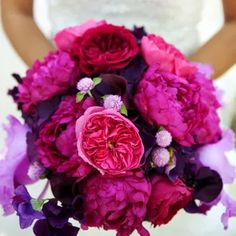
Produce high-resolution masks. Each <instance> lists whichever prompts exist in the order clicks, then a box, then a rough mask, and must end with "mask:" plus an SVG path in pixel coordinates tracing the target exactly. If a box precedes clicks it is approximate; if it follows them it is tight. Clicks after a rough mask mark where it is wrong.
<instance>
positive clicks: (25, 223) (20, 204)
mask: <svg viewBox="0 0 236 236" xmlns="http://www.w3.org/2000/svg"><path fill="white" fill-rule="evenodd" d="M31 200H32V197H31V196H30V195H29V193H28V191H27V189H26V188H25V186H23V185H21V186H19V187H17V188H16V190H15V197H14V198H13V203H12V205H13V207H14V209H15V211H16V212H17V215H18V216H19V219H20V227H21V229H25V228H28V227H29V226H31V225H32V223H33V221H34V220H35V219H44V218H45V217H44V215H43V213H42V212H40V211H37V210H35V209H34V208H33V206H32V203H31Z"/></svg>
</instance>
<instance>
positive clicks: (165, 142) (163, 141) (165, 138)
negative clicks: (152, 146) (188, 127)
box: [156, 130, 172, 147]
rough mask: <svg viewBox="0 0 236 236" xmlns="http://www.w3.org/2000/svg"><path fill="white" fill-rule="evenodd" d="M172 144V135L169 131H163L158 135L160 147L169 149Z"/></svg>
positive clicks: (157, 140) (157, 139) (157, 141)
mask: <svg viewBox="0 0 236 236" xmlns="http://www.w3.org/2000/svg"><path fill="white" fill-rule="evenodd" d="M171 142H172V135H171V133H170V132H169V131H167V130H162V131H159V132H157V134H156V143H157V145H159V146H160V147H168V146H169V145H170V144H171Z"/></svg>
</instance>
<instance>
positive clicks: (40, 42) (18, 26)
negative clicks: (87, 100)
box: [1, 0, 236, 78]
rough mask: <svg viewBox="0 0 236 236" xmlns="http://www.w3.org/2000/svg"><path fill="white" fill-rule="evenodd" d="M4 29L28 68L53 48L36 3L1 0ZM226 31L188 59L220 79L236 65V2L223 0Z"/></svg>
mask: <svg viewBox="0 0 236 236" xmlns="http://www.w3.org/2000/svg"><path fill="white" fill-rule="evenodd" d="M1 3H2V22H3V27H4V29H5V31H6V34H7V35H8V38H9V39H10V41H11V43H12V45H13V47H14V48H15V50H16V51H17V53H18V54H19V55H20V57H21V58H22V59H23V60H24V62H25V63H26V64H27V65H28V66H32V64H33V62H34V60H35V59H36V58H37V59H42V58H43V57H44V56H45V55H46V54H47V53H48V51H51V50H54V48H53V45H52V44H51V43H50V42H49V40H48V39H46V38H45V36H44V35H43V33H42V32H41V31H40V30H39V28H38V27H37V25H36V23H35V21H34V19H33V10H32V8H33V0H1ZM223 4H224V13H225V24H224V26H223V28H222V29H221V30H220V31H219V32H218V33H217V34H216V35H215V36H214V37H213V38H212V39H210V40H209V41H208V42H207V43H206V44H205V45H203V47H202V48H200V49H199V51H197V52H196V53H195V54H194V55H192V56H191V57H190V58H189V59H190V60H193V61H199V62H202V63H208V64H211V65H212V66H213V67H214V69H215V74H214V77H215V78H217V77H219V76H220V75H221V74H223V73H224V72H225V71H227V69H229V68H230V67H231V66H233V65H234V64H235V63H236V1H235V0H223Z"/></svg>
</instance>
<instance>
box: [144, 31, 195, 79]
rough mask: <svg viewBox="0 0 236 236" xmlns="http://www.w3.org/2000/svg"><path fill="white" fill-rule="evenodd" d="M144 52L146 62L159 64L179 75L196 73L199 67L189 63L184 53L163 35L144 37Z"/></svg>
mask: <svg viewBox="0 0 236 236" xmlns="http://www.w3.org/2000/svg"><path fill="white" fill-rule="evenodd" d="M141 48H142V54H143V57H144V59H145V61H146V63H147V64H148V65H149V66H151V65H153V64H157V65H158V67H159V70H161V71H164V72H171V73H174V74H176V75H179V76H184V75H186V74H189V73H195V72H196V71H197V68H196V66H195V65H193V64H191V63H189V62H188V61H187V59H186V58H185V57H184V55H183V54H182V53H181V52H180V51H179V50H178V49H177V48H175V47H174V46H173V45H171V44H169V43H167V42H166V41H165V40H164V39H163V38H162V37H160V36H156V35H154V34H149V35H148V36H144V37H143V38H142V43H141Z"/></svg>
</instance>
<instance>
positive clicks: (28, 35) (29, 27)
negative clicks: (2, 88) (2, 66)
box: [1, 0, 53, 66]
mask: <svg viewBox="0 0 236 236" xmlns="http://www.w3.org/2000/svg"><path fill="white" fill-rule="evenodd" d="M1 8H2V22H3V26H4V29H5V31H6V33H7V35H8V38H9V39H10V41H11V43H12V45H13V47H14V48H15V49H16V51H17V53H18V54H19V55H20V57H21V58H22V59H23V60H24V62H25V63H26V64H27V65H28V66H31V65H32V63H33V61H34V60H35V59H36V58H37V59H42V58H43V57H44V56H45V55H46V54H47V53H48V51H49V50H53V46H52V44H51V43H50V42H49V41H48V40H47V39H46V38H45V36H44V35H43V34H42V32H41V31H40V30H39V28H38V27H37V25H36V24H35V22H34V19H33V0H2V1H1Z"/></svg>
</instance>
